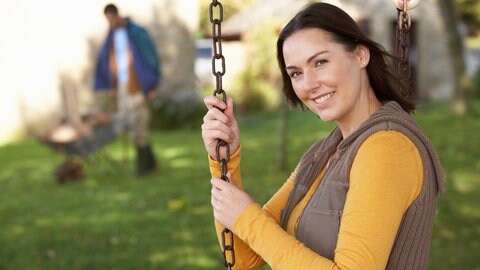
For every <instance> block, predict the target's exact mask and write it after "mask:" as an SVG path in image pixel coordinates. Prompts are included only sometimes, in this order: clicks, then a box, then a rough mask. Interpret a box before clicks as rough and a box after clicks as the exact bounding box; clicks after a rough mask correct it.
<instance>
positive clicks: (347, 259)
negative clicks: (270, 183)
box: [210, 131, 423, 270]
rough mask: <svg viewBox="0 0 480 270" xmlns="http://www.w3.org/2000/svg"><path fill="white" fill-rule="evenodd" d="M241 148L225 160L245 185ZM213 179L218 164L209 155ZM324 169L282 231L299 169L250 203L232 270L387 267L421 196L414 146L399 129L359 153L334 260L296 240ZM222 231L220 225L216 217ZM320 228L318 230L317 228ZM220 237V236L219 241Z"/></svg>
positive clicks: (238, 225) (379, 136) (372, 138)
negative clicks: (401, 226)
mask: <svg viewBox="0 0 480 270" xmlns="http://www.w3.org/2000/svg"><path fill="white" fill-rule="evenodd" d="M240 160H241V151H240V149H239V150H238V151H236V152H235V153H234V154H233V155H232V157H231V159H230V162H229V163H228V171H230V172H231V174H232V177H231V178H232V181H233V182H234V184H235V185H236V186H238V187H239V188H242V180H241V177H240ZM210 170H211V173H212V176H215V177H218V176H219V174H220V167H219V165H218V163H217V162H216V161H214V160H212V159H210ZM322 175H323V171H322V172H321V173H320V175H319V177H318V178H317V180H316V181H315V183H314V184H313V185H312V187H311V189H310V190H309V192H308V193H307V195H306V196H305V197H304V199H303V200H302V201H300V203H299V204H298V205H297V206H296V207H295V209H294V211H293V212H292V214H291V215H290V219H289V222H288V226H287V231H286V232H285V231H284V230H283V229H282V228H281V227H280V225H279V222H280V212H281V210H282V209H283V208H284V207H285V204H286V201H287V199H288V195H289V193H290V191H291V190H292V188H293V185H294V182H293V181H294V179H295V171H294V172H293V173H292V175H291V176H290V178H289V179H288V180H287V181H286V182H285V184H284V185H283V186H282V187H281V188H280V189H279V190H278V192H277V193H276V194H275V195H274V196H273V197H272V198H271V199H270V200H269V201H268V202H267V203H266V204H265V205H264V206H263V208H261V207H260V206H259V205H258V204H251V205H249V206H248V207H247V208H246V209H245V210H244V211H243V212H242V213H241V215H240V217H239V218H238V220H237V221H236V223H235V225H234V227H233V232H234V233H235V258H236V264H235V267H234V269H255V268H257V267H258V266H260V265H262V264H264V263H265V262H266V263H268V264H269V265H270V266H271V267H272V269H275V270H278V269H385V266H386V264H387V261H388V257H389V254H390V250H391V248H392V245H393V242H394V240H395V235H396V233H397V230H398V227H399V224H400V222H401V220H402V216H403V214H404V213H405V211H406V210H407V208H408V207H409V206H410V204H411V203H412V202H413V201H414V200H415V199H416V198H417V196H418V195H419V194H420V192H421V190H422V186H423V164H422V159H421V157H420V153H419V152H418V149H417V148H416V146H415V145H414V144H413V142H411V141H410V140H409V139H408V138H407V137H406V136H405V135H403V134H402V133H400V132H397V131H380V132H377V133H375V134H373V135H371V136H370V137H369V138H368V139H367V140H365V142H364V143H363V144H362V146H361V147H360V149H359V150H358V153H357V156H356V157H355V159H354V162H353V164H352V169H351V172H350V188H349V191H348V194H347V199H346V202H345V207H344V211H343V215H342V218H341V224H340V230H339V235H338V241H337V247H336V249H335V257H334V260H333V261H331V260H329V259H327V258H325V257H322V256H320V255H318V254H317V253H315V252H313V251H312V250H310V249H309V248H308V247H306V246H305V245H303V244H302V243H301V242H299V241H298V240H297V239H296V238H295V229H296V226H297V224H298V221H299V219H300V216H301V214H302V211H303V209H304V208H305V206H306V204H307V203H308V201H309V200H310V198H311V196H312V195H313V193H314V191H315V189H316V187H317V186H318V184H319V183H320V181H321V178H322ZM216 228H217V234H218V235H219V236H220V234H221V231H222V230H223V226H221V224H219V223H218V222H216ZM319 229H321V228H319ZM219 239H220V238H219Z"/></svg>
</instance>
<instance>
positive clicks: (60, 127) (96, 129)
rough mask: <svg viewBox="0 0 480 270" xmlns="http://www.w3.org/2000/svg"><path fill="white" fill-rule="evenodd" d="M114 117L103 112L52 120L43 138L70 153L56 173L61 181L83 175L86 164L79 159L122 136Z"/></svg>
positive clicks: (53, 146)
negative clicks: (83, 165) (119, 135)
mask: <svg viewBox="0 0 480 270" xmlns="http://www.w3.org/2000/svg"><path fill="white" fill-rule="evenodd" d="M113 119H114V118H113V117H110V116H108V115H107V114H104V113H102V112H95V113H90V114H86V115H83V116H81V117H79V118H69V117H64V118H62V119H59V120H57V121H54V122H53V123H51V124H50V126H49V127H48V128H47V129H46V130H45V132H44V133H43V134H41V135H40V136H39V137H38V139H39V141H41V142H42V143H44V144H46V145H47V146H49V147H50V148H52V149H53V150H55V151H57V152H59V153H62V154H64V155H65V157H66V159H65V162H63V163H62V164H60V165H59V166H58V167H57V169H56V170H55V173H54V174H55V178H56V179H57V180H58V181H59V182H60V183H65V182H71V181H77V180H80V179H82V178H83V177H84V173H83V169H82V165H81V163H80V162H78V161H76V159H77V158H78V157H80V158H87V157H88V156H90V155H92V154H95V153H96V152H98V151H100V149H101V148H103V147H104V146H105V145H106V144H107V143H108V142H110V141H112V140H114V139H115V138H116V137H117V136H118V134H119V132H118V128H115V127H116V125H115V121H114V120H113Z"/></svg>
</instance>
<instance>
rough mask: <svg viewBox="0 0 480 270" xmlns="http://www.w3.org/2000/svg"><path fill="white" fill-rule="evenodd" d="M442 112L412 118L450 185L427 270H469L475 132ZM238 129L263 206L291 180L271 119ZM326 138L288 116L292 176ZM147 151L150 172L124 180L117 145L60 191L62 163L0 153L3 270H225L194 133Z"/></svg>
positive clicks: (122, 154)
mask: <svg viewBox="0 0 480 270" xmlns="http://www.w3.org/2000/svg"><path fill="white" fill-rule="evenodd" d="M477 105H480V103H477ZM477 107H480V106H477ZM448 112H449V106H448V104H440V105H439V104H423V105H422V106H421V108H420V110H419V112H418V113H417V114H416V115H415V118H416V119H417V120H418V122H419V123H420V125H421V126H422V127H423V128H424V130H425V131H426V133H427V134H428V136H429V137H430V138H431V140H432V143H433V144H434V146H435V147H436V149H437V151H438V153H439V155H440V158H441V161H442V164H443V166H444V170H445V172H446V175H447V181H448V191H447V194H446V195H445V196H442V197H441V198H440V200H439V207H438V213H437V217H436V220H435V227H434V231H433V241H432V248H431V254H430V261H429V266H428V269H432V270H434V269H435V270H447V269H448V270H450V269H478V268H480V261H479V260H478V254H480V229H479V228H480V227H479V225H478V224H480V208H479V207H478V205H480V182H479V179H478V175H480V161H479V159H478V157H479V156H480V144H479V143H478V142H477V141H476V140H475V138H477V137H478V134H479V133H480V120H479V119H478V118H475V117H473V116H467V117H454V116H450V115H449V113H448ZM238 120H239V125H240V129H241V131H242V149H243V159H242V176H243V179H244V185H245V189H246V190H247V191H248V192H249V194H251V196H252V197H253V198H255V200H256V201H258V202H259V203H264V202H266V201H267V200H268V199H269V198H270V197H271V196H272V194H273V193H274V192H275V191H276V190H277V189H278V188H279V187H280V186H281V185H282V183H283V181H284V180H285V179H286V178H287V177H288V176H289V172H282V171H280V170H278V168H277V152H276V151H275V150H276V149H277V145H278V136H277V133H276V132H277V129H278V116H277V115H276V114H274V113H272V112H264V113H261V114H255V115H248V116H244V117H240V118H239V119H238ZM332 127H333V124H325V123H322V122H321V121H319V120H318V119H317V118H316V117H314V116H313V115H312V114H311V113H308V112H301V111H293V112H291V113H290V114H289V129H288V147H287V163H288V167H289V169H290V170H291V169H293V168H294V166H295V164H296V162H297V161H298V160H299V158H300V157H301V155H302V154H303V153H304V151H305V150H306V149H307V148H308V147H309V146H310V145H311V144H312V143H313V142H314V141H316V140H318V139H319V138H322V137H324V136H326V135H327V134H328V132H329V131H330V130H331V129H332ZM152 141H153V144H152V145H153V147H154V151H155V153H156V154H157V158H158V160H159V164H160V168H159V170H158V171H157V172H155V173H153V174H151V175H148V176H146V177H144V178H141V179H135V178H133V177H132V172H133V168H132V164H133V155H134V149H133V147H132V146H131V145H129V143H126V142H128V141H125V140H123V139H122V138H119V139H117V140H115V141H113V142H112V143H110V144H108V145H107V147H106V148H104V149H103V150H102V152H101V153H99V154H97V155H95V156H92V157H91V158H90V159H89V160H88V161H86V162H85V163H84V169H85V172H86V178H85V179H84V180H83V181H81V182H77V183H71V184H65V185H59V184H57V183H56V182H55V180H54V179H53V174H52V172H53V170H54V169H55V167H56V166H57V165H58V164H59V163H60V162H61V161H62V160H63V157H62V155H60V154H59V153H56V152H53V151H52V150H50V149H49V148H47V147H46V146H44V145H42V144H40V143H38V142H36V141H33V140H27V141H22V142H18V143H15V144H10V145H6V146H3V147H0V164H1V168H2V169H1V170H0V185H1V188H2V196H1V202H2V203H1V204H0V228H2V229H1V230H0V243H1V245H0V258H1V259H0V269H9V270H23V269H29V270H40V269H42V270H43V269H52V270H53V269H71V270H77V269H79V270H80V269H82V270H83V269H118V270H123V269H125V270H126V269H129V270H130V269H170V270H175V269H198V270H202V269H205V270H206V269H224V268H223V264H222V256H221V253H220V248H219V246H218V242H217V239H216V236H215V232H214V229H213V217H212V212H211V206H210V189H211V185H210V183H209V178H210V176H209V171H208V164H207V160H206V153H205V150H204V149H203V143H202V141H201V135H200V130H198V131H196V132H192V130H191V129H179V130H166V131H162V132H154V133H153V135H152ZM252 157H255V158H252ZM264 269H268V268H267V267H265V268H264Z"/></svg>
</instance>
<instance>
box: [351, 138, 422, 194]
mask: <svg viewBox="0 0 480 270" xmlns="http://www.w3.org/2000/svg"><path fill="white" fill-rule="evenodd" d="M351 174H352V175H351V176H353V175H356V176H362V177H363V176H365V175H371V176H374V177H378V178H388V179H390V180H394V179H397V180H398V181H400V182H403V183H405V181H410V182H411V184H412V185H414V186H417V188H419V187H420V186H421V183H422V180H423V162H422V158H421V156H420V152H419V150H418V148H417V146H416V145H415V143H413V142H412V141H411V140H410V139H409V138H408V137H407V136H406V135H404V134H403V133H402V132H399V131H396V130H386V131H378V132H375V133H373V134H372V135H370V136H369V137H368V138H367V139H366V140H365V141H364V142H363V143H362V145H361V146H360V148H359V149H358V152H357V155H356V156H355V158H354V161H353V164H352V168H351Z"/></svg>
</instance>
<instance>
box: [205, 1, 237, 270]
mask: <svg viewBox="0 0 480 270" xmlns="http://www.w3.org/2000/svg"><path fill="white" fill-rule="evenodd" d="M214 9H217V11H214ZM209 11H210V23H212V40H213V56H212V73H213V75H214V76H215V90H214V91H213V96H215V97H216V96H218V95H221V96H222V99H223V102H225V104H227V94H226V93H225V90H223V87H222V76H223V75H224V74H225V57H224V56H223V54H222V27H221V23H222V21H223V6H222V4H221V3H220V2H219V1H218V0H212V2H211V3H210V8H209ZM215 14H217V16H218V17H216V16H215ZM217 61H220V63H219V66H221V70H217ZM222 111H223V110H222ZM222 148H224V149H225V151H224V152H225V158H221V155H220V154H221V152H222V151H221V149H222ZM215 158H216V160H217V162H218V163H219V164H220V167H221V175H220V178H221V179H223V180H224V181H227V182H229V181H230V179H228V177H227V163H228V161H229V160H230V145H229V144H228V143H227V142H226V141H224V140H220V139H219V140H218V143H217V147H216V157H215ZM222 249H223V250H222V252H223V260H224V265H225V267H227V269H229V270H230V269H232V267H233V266H234V265H235V251H234V248H233V232H232V231H230V230H229V229H227V228H225V229H223V231H222Z"/></svg>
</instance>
